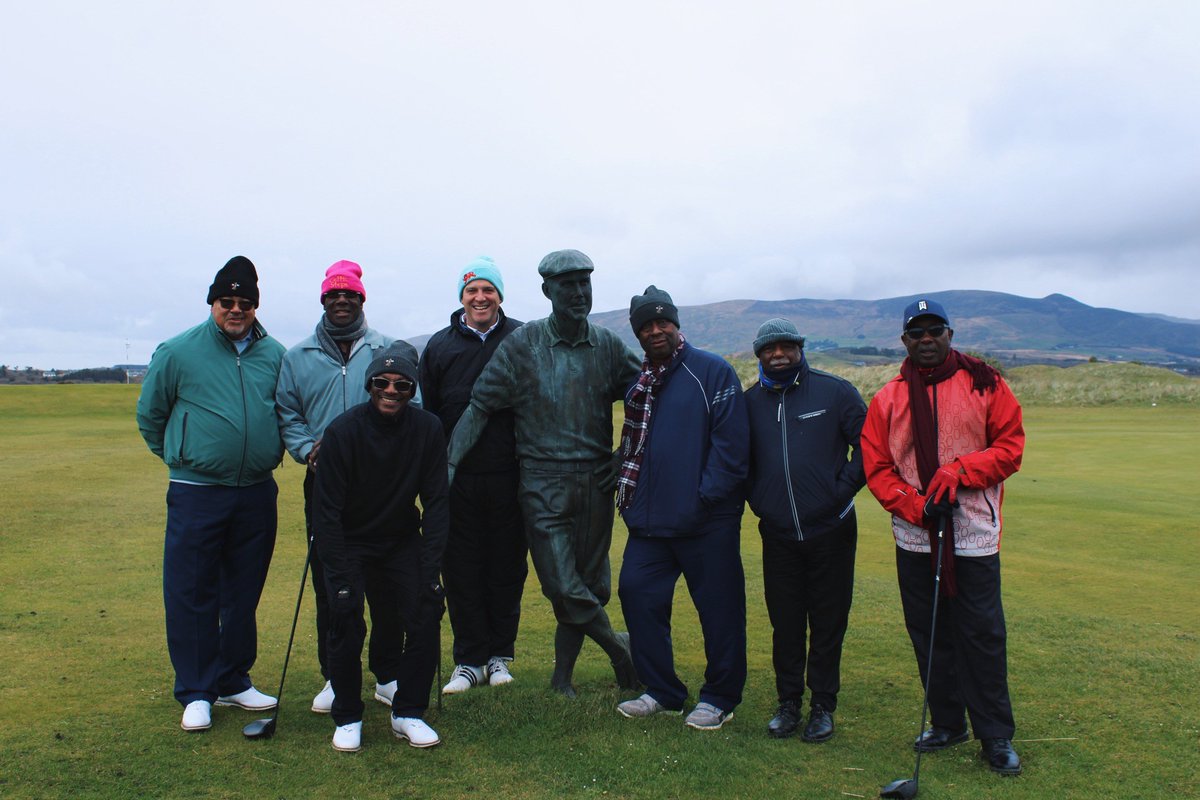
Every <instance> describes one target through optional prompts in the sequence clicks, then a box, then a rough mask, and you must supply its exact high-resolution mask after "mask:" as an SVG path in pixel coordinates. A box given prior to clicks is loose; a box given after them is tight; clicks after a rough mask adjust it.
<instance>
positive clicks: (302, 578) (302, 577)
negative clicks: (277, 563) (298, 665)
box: [274, 534, 313, 719]
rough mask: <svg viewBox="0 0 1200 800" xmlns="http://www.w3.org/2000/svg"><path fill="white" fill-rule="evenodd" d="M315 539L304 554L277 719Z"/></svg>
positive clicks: (282, 674) (277, 699)
mask: <svg viewBox="0 0 1200 800" xmlns="http://www.w3.org/2000/svg"><path fill="white" fill-rule="evenodd" d="M312 548H313V537H312V535H311V534H310V535H309V537H308V549H307V550H306V551H305V553H304V570H303V572H301V573H300V593H299V594H298V595H296V613H294V614H293V615H292V632H291V633H290V634H288V645H287V653H286V654H285V655H284V657H283V672H282V673H281V674H280V675H279V691H278V692H276V694H275V715H274V716H275V718H276V719H278V718H279V706H280V705H282V704H283V682H284V681H285V680H286V679H287V668H288V662H289V661H291V660H292V642H294V641H295V640H296V623H297V622H298V621H299V620H300V603H301V602H302V601H303V600H304V584H305V583H307V582H308V565H309V562H310V561H311V560H312Z"/></svg>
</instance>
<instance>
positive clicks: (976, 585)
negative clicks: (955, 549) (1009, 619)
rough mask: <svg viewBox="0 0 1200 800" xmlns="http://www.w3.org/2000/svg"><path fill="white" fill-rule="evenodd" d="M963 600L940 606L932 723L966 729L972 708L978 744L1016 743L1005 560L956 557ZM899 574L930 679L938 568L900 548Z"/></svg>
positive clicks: (908, 620) (921, 664) (907, 616)
mask: <svg viewBox="0 0 1200 800" xmlns="http://www.w3.org/2000/svg"><path fill="white" fill-rule="evenodd" d="M954 568H955V577H956V579H957V582H958V595H957V596H955V597H953V598H946V597H943V598H941V600H939V601H938V619H937V637H936V639H935V640H934V650H933V676H932V679H931V680H930V682H929V710H930V720H931V722H932V723H933V724H934V725H937V726H938V727H941V728H950V729H952V730H959V729H960V728H962V726H963V723H964V719H963V712H964V710H965V711H966V712H967V713H968V714H969V715H970V718H971V729H972V730H973V731H974V732H975V738H977V739H993V738H1000V739H1011V738H1012V736H1013V733H1014V732H1015V731H1016V725H1015V723H1014V722H1013V713H1012V702H1011V701H1010V700H1009V696H1008V653H1007V633H1006V631H1005V628H1004V607H1003V605H1002V604H1001V602H1000V555H999V554H996V555H992V556H974V557H967V556H956V557H955V559H954ZM896 574H897V577H898V578H899V582H900V600H901V602H902V603H903V604H904V624H905V625H906V626H907V627H908V636H909V638H910V639H911V640H912V644H913V651H914V653H915V654H916V656H917V666H918V668H919V669H920V672H921V681H922V682H924V681H925V680H926V678H927V676H928V670H929V665H928V663H926V662H927V660H928V658H929V633H930V621H931V617H932V614H933V569H932V568H931V567H930V559H929V554H928V553H913V552H910V551H908V550H901V549H900V548H899V547H897V548H896Z"/></svg>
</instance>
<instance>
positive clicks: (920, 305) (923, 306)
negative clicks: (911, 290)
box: [917, 300, 929, 311]
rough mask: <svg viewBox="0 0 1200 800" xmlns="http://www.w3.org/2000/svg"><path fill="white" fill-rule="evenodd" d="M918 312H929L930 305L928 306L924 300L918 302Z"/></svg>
mask: <svg viewBox="0 0 1200 800" xmlns="http://www.w3.org/2000/svg"><path fill="white" fill-rule="evenodd" d="M917 310H918V311H928V310H929V304H928V303H926V302H925V301H924V300H918V301H917Z"/></svg>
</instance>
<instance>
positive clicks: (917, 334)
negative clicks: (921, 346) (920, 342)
mask: <svg viewBox="0 0 1200 800" xmlns="http://www.w3.org/2000/svg"><path fill="white" fill-rule="evenodd" d="M947 327H948V326H946V325H930V326H929V327H928V328H917V327H913V328H905V330H904V335H905V336H907V337H908V338H910V339H924V338H925V334H927V333H928V334H929V335H930V336H932V337H933V338H934V339H940V338H942V334H943V333H945V332H946V328H947Z"/></svg>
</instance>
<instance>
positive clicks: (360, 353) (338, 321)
mask: <svg viewBox="0 0 1200 800" xmlns="http://www.w3.org/2000/svg"><path fill="white" fill-rule="evenodd" d="M366 299H367V290H366V289H365V288H363V284H362V267H360V266H359V265H358V264H356V263H354V262H353V261H338V262H336V263H335V264H333V265H332V266H331V267H329V269H327V270H325V280H323V281H322V282H321V305H322V307H323V308H324V309H325V313H324V314H322V315H321V319H320V321H319V322H317V327H316V330H315V331H314V332H313V335H312V336H309V337H308V338H307V339H305V340H304V341H302V342H300V343H299V344H298V345H296V346H295V347H293V348H292V349H290V350H288V351H287V353H286V354H285V355H284V357H283V365H282V366H281V368H280V371H279V384H278V386H277V388H276V390H275V407H276V412H277V413H278V416H279V431H280V434H281V435H282V436H283V443H284V446H285V447H286V448H287V451H288V452H289V453H291V455H292V458H294V459H295V460H296V461H297V462H298V463H300V464H304V465H306V466H307V467H308V469H307V470H305V474H304V522H305V529H306V532H307V535H308V537H309V541H311V540H312V499H313V487H314V485H315V481H316V471H317V463H318V462H317V456H318V454H319V453H320V450H321V437H322V436H323V435H324V434H325V428H326V427H328V425H329V423H330V422H333V420H334V419H335V418H336V417H338V416H339V415H341V414H342V413H343V412H345V411H347V410H349V409H350V408H351V407H352V406H356V405H358V404H360V403H365V402H366V401H367V400H368V395H367V390H366V389H365V388H364V387H365V386H366V379H365V375H366V371H367V366H368V365H369V364H370V363H371V360H372V359H373V358H374V357H375V356H376V355H378V354H379V353H380V352H382V351H383V350H384V349H385V348H387V347H388V345H390V344H392V342H393V341H394V339H393V338H392V337H390V336H384V335H383V334H381V333H379V332H378V331H376V330H375V329H374V328H370V327H368V326H367V318H366V315H365V314H364V313H363V305H364V304H365V303H366ZM400 344H405V343H404V342H401V343H400ZM406 346H407V347H409V348H410V349H411V345H406ZM412 357H413V360H414V361H415V360H416V357H417V356H416V350H415V349H414V350H413V351H412ZM312 581H313V593H314V594H315V595H316V606H317V659H318V660H319V661H320V664H321V675H322V676H323V677H324V678H325V679H326V680H325V686H324V688H323V689H321V691H320V692H319V693H317V696H316V697H314V698H313V703H312V710H313V711H315V712H317V713H318V714H328V713H329V712H330V710H331V709H332V708H333V697H334V693H333V686H332V684H331V683H330V682H329V658H328V642H327V638H328V630H329V620H330V605H329V598H328V596H327V594H326V591H325V577H324V570H323V569H322V565H321V562H320V559H317V558H313V559H312ZM389 612H390V610H389V609H386V608H376V607H374V606H371V644H370V647H369V650H368V661H367V663H368V666H369V667H370V669H371V671H372V672H373V673H375V676H376V685H375V699H376V700H378V701H379V702H381V703H384V704H386V705H391V702H392V697H393V695H394V694H395V692H396V676H397V674H398V669H399V666H398V665H399V661H400V651H401V647H400V645H401V642H402V639H403V635H402V634H401V633H400V632H399V627H398V623H397V621H396V619H395V614H393V613H389Z"/></svg>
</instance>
